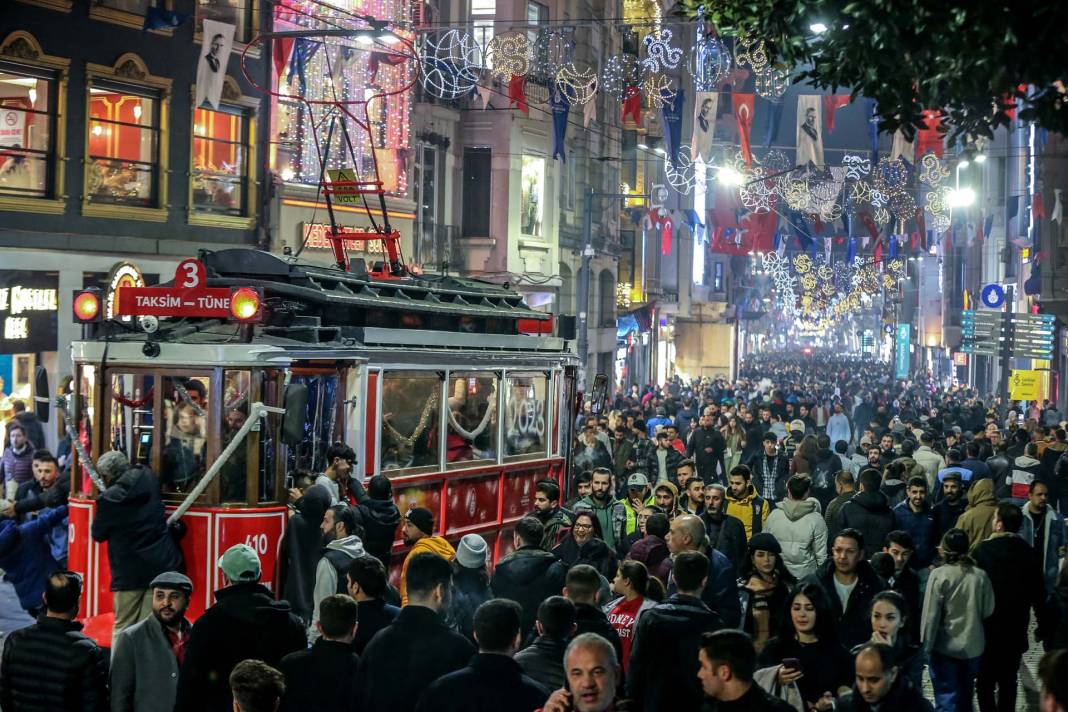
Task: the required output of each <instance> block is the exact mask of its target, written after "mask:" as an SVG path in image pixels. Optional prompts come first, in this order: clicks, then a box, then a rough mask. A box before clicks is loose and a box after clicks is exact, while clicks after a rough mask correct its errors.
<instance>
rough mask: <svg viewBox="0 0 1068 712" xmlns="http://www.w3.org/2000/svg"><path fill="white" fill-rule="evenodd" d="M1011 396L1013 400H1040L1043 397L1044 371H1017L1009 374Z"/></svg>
mask: <svg viewBox="0 0 1068 712" xmlns="http://www.w3.org/2000/svg"><path fill="white" fill-rule="evenodd" d="M1009 398H1011V399H1012V400H1029V401H1030V400H1040V399H1041V398H1042V372H1041V371H1017V370H1015V369H1013V371H1012V374H1011V375H1010V376H1009Z"/></svg>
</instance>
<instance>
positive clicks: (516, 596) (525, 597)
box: [490, 517, 567, 640]
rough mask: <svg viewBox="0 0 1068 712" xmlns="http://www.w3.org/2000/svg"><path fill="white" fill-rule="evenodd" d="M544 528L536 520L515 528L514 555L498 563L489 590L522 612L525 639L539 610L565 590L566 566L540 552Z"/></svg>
mask: <svg viewBox="0 0 1068 712" xmlns="http://www.w3.org/2000/svg"><path fill="white" fill-rule="evenodd" d="M544 536H545V527H543V526H542V523H541V522H539V521H538V520H537V519H535V518H534V517H523V518H522V519H520V520H519V521H518V522H516V525H515V533H514V534H513V537H514V543H515V551H513V552H512V553H511V554H509V555H508V556H506V557H504V558H503V559H501V560H500V561H498V562H497V567H496V568H495V569H494V570H493V579H492V581H490V588H491V589H493V595H494V596H495V597H496V598H510V599H511V600H513V601H515V602H516V603H518V604H519V605H520V606H521V607H522V608H523V639H524V640H526V639H527V637H528V636H529V635H530V632H531V631H532V630H534V621H535V619H536V618H537V615H538V606H539V605H541V602H542V601H544V600H545V599H546V598H548V597H549V596H554V595H557V594H559V593H560V591H562V590H563V588H564V579H565V577H566V576H567V566H565V565H564V562H562V561H560V559H559V558H557V556H556V555H555V554H553V553H552V552H549V551H546V550H545V549H543V548H541V541H542V539H543V538H544Z"/></svg>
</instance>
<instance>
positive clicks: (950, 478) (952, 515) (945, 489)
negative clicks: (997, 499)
mask: <svg viewBox="0 0 1068 712" xmlns="http://www.w3.org/2000/svg"><path fill="white" fill-rule="evenodd" d="M1002 481H1004V480H1002ZM995 482H996V480H995ZM967 509H968V499H967V498H966V497H965V496H964V484H963V482H961V476H960V473H959V472H953V471H952V470H950V471H949V472H946V473H945V474H944V475H943V476H942V499H941V500H940V501H939V502H938V503H937V504H936V505H934V506H933V507H931V518H932V519H933V520H934V524H933V525H932V527H931V541H933V542H934V544H935V546H938V545H939V544H941V543H942V537H943V536H944V535H945V533H946V532H948V531H949V530H950V529H952V528H953V527H955V526H957V520H958V519H959V518H960V515H962V514H964V512H965V511H967Z"/></svg>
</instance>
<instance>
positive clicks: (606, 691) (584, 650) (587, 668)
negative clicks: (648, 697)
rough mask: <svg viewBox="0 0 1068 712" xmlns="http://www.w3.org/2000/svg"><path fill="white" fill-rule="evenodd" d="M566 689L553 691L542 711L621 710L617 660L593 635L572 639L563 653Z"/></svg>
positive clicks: (612, 651) (614, 652) (601, 711)
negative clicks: (618, 695) (618, 693)
mask: <svg viewBox="0 0 1068 712" xmlns="http://www.w3.org/2000/svg"><path fill="white" fill-rule="evenodd" d="M564 675H565V676H566V678H567V683H566V686H565V687H563V688H561V689H559V690H557V691H556V692H554V693H553V694H552V695H551V696H550V697H549V700H548V702H546V703H545V706H544V707H543V708H542V710H543V712H613V711H614V710H622V709H625V705H626V702H625V701H624V700H620V699H617V697H616V694H617V691H618V686H619V676H620V669H619V661H618V660H617V659H616V651H615V648H613V647H612V644H611V643H609V642H608V641H607V640H605V639H604V638H602V637H601V636H599V635H597V634H596V633H583V634H582V635H579V636H575V638H574V639H573V640H572V641H571V643H570V644H569V645H568V646H567V650H566V651H565V652H564Z"/></svg>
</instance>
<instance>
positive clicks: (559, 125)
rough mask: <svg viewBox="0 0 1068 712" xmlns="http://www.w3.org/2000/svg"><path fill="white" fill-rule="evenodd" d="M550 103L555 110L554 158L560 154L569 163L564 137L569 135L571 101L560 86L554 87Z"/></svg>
mask: <svg viewBox="0 0 1068 712" xmlns="http://www.w3.org/2000/svg"><path fill="white" fill-rule="evenodd" d="M549 104H550V105H551V106H552V110H553V160H554V161H555V160H556V157H557V156H559V157H560V158H562V159H563V161H564V163H567V151H566V149H565V146H564V137H565V136H566V135H567V115H568V113H570V112H571V102H570V101H568V100H567V97H566V96H565V95H564V93H563V92H562V91H560V89H559V88H554V89H553V94H552V97H550V99H549Z"/></svg>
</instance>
